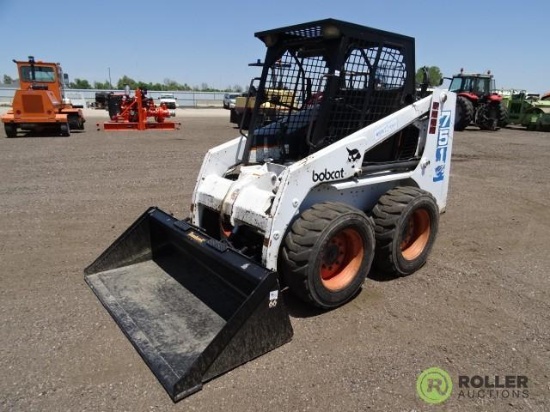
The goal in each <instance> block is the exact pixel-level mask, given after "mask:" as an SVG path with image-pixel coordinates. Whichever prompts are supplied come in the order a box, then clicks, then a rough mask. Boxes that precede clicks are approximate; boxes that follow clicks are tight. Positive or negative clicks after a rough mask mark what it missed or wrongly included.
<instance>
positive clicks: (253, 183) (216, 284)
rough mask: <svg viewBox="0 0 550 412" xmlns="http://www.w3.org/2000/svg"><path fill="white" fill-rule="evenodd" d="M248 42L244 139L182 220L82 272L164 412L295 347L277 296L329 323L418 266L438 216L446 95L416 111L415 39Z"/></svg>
mask: <svg viewBox="0 0 550 412" xmlns="http://www.w3.org/2000/svg"><path fill="white" fill-rule="evenodd" d="M256 37H258V38H259V39H260V40H262V41H263V42H264V43H265V45H266V46H267V53H266V56H265V61H264V63H263V66H262V73H261V76H260V77H259V78H258V79H256V80H254V81H253V84H254V87H255V88H256V90H257V93H256V96H255V97H256V101H255V109H254V111H253V113H252V118H251V124H250V128H249V131H248V133H247V135H244V134H242V135H241V136H239V137H237V138H235V139H234V140H231V141H228V142H226V143H224V144H222V145H220V146H218V147H214V148H212V149H211V150H210V151H209V152H208V153H207V155H206V156H205V159H204V161H203V164H202V167H201V169H200V172H199V174H198V178H197V183H196V187H195V190H194V194H193V198H192V204H191V214H190V217H189V218H188V219H185V220H178V219H176V218H174V217H172V216H170V215H168V214H166V213H164V212H162V211H161V210H159V209H157V208H150V209H149V210H147V211H146V212H145V213H144V214H143V215H142V216H141V217H140V218H139V219H138V220H137V221H136V222H135V223H134V224H133V225H132V226H131V227H130V228H129V229H127V231H126V232H125V233H124V234H122V235H121V237H120V238H119V239H117V240H116V241H115V243H114V244H113V245H112V246H110V247H109V248H108V249H107V250H106V251H105V252H104V253H103V254H102V255H101V256H100V257H99V258H98V259H97V260H96V261H95V262H94V263H92V264H91V265H90V266H89V267H88V268H86V269H85V279H86V281H87V282H88V284H89V285H90V286H91V288H92V289H93V290H94V292H95V294H96V295H97V296H98V297H99V299H100V300H101V301H102V303H103V304H104V306H105V307H106V308H107V309H108V311H109V312H110V313H111V315H112V316H113V318H114V319H115V321H116V322H117V323H118V324H119V326H120V328H121V329H122V330H123V332H124V333H125V334H126V335H127V337H128V338H129V339H130V340H131V341H132V343H133V345H134V347H135V348H136V349H137V351H138V352H139V353H140V354H141V356H142V357H143V358H144V360H145V361H146V362H147V364H148V365H149V367H150V368H151V369H152V371H153V372H154V373H155V375H156V376H157V378H158V379H159V381H160V382H161V383H162V385H163V386H164V387H165V389H166V390H167V392H168V393H169V394H170V396H171V397H172V399H173V400H174V401H176V400H178V399H181V398H183V397H185V396H188V395H190V394H192V393H193V392H195V391H198V390H200V389H201V387H202V384H203V383H204V382H206V381H208V380H209V379H212V378H214V377H216V376H218V375H220V374H222V373H224V372H226V371H228V370H230V369H232V368H234V367H236V366H238V365H240V364H242V363H245V362H247V361H249V360H251V359H253V358H254V357H257V356H260V355H262V354H263V353H265V352H267V351H269V350H271V349H274V348H276V347H278V346H280V345H282V344H284V343H285V342H287V341H289V340H290V339H291V336H292V328H291V324H290V321H289V316H288V314H287V311H286V309H285V306H284V302H283V300H282V299H281V287H282V286H283V285H284V287H288V289H289V290H290V292H291V293H293V294H295V295H296V296H298V297H299V298H300V299H302V300H304V301H305V302H308V303H310V304H313V305H316V306H318V307H321V308H327V309H328V308H334V307H337V306H339V305H342V304H344V303H346V302H347V301H348V300H350V299H352V298H353V297H354V296H355V295H356V294H357V293H358V291H359V289H360V288H361V286H362V284H363V281H364V280H365V277H366V276H367V274H368V273H369V271H371V270H373V271H378V272H384V273H389V274H392V275H394V276H399V275H408V274H410V273H412V272H414V271H415V270H417V269H418V268H420V267H421V266H422V265H423V264H424V263H425V262H426V259H427V257H428V254H429V253H430V250H431V248H432V245H433V243H434V240H435V237H436V234H437V230H438V221H439V214H440V213H441V212H442V211H444V210H445V206H446V200H447V190H448V184H449V172H450V165H451V149H452V137H453V125H454V110H455V104H456V97H455V94H454V93H452V92H447V91H442V90H439V89H436V90H435V91H434V92H433V94H432V95H430V96H429V97H426V98H422V99H417V97H416V96H415V83H414V81H415V80H414V79H415V67H414V66H415V63H414V55H415V54H414V53H415V50H414V39H412V38H410V37H406V36H402V35H398V34H393V33H389V32H385V31H380V30H375V29H372V28H368V27H362V26H358V25H355V24H350V23H346V22H342V21H338V20H333V19H327V20H321V21H315V22H310V23H304V24H300V25H295V26H290V27H284V28H280V29H275V30H269V31H264V32H259V33H256ZM275 76H276V81H275V82H274V77H275ZM274 83H275V84H277V85H278V87H280V88H281V89H284V90H288V91H290V93H289V94H290V95H292V100H293V101H291V102H290V103H289V102H288V101H286V100H285V101H280V100H277V99H276V97H274V96H276V95H275V94H273V93H265V89H266V85H272V84H274ZM267 99H270V101H269V102H268V103H269V105H270V107H271V108H274V110H276V109H277V108H279V109H280V110H279V112H278V113H277V112H275V113H270V116H269V118H268V119H266V117H265V116H264V114H265V111H264V110H260V108H262V107H265V103H267ZM241 132H242V131H241Z"/></svg>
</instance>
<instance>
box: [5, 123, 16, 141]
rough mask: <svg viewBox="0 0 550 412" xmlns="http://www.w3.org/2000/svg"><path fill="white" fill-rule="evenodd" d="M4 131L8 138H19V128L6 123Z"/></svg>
mask: <svg viewBox="0 0 550 412" xmlns="http://www.w3.org/2000/svg"><path fill="white" fill-rule="evenodd" d="M4 131H5V132H6V137H9V138H12V137H17V126H15V125H13V124H9V123H4Z"/></svg>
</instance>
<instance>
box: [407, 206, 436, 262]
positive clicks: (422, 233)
mask: <svg viewBox="0 0 550 412" xmlns="http://www.w3.org/2000/svg"><path fill="white" fill-rule="evenodd" d="M430 230H431V219H430V215H429V213H428V211H427V210H426V209H416V210H415V211H414V212H413V213H412V215H411V216H409V219H408V221H407V222H406V224H405V225H404V227H403V233H402V236H401V245H400V246H401V254H402V255H403V258H405V259H406V260H414V259H416V258H417V257H418V256H420V255H421V254H422V252H423V251H424V249H425V248H426V245H427V244H428V240H429V239H430Z"/></svg>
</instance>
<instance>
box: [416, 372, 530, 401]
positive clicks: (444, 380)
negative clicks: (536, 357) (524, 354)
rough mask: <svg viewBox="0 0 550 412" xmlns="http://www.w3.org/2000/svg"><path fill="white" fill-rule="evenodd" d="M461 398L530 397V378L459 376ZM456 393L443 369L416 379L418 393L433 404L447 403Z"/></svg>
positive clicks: (459, 398) (449, 377)
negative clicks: (452, 394)
mask: <svg viewBox="0 0 550 412" xmlns="http://www.w3.org/2000/svg"><path fill="white" fill-rule="evenodd" d="M455 382H458V387H457V388H456V391H455V392H457V399H458V400H459V401H460V400H465V399H483V398H485V399H508V398H528V397H529V379H528V378H527V376H525V375H491V376H487V375H484V376H481V375H471V376H470V375H458V378H457V380H456V381H455ZM452 392H453V381H452V379H451V376H450V375H449V374H448V373H447V372H446V371H445V370H443V369H441V368H436V367H433V368H429V369H426V370H425V371H423V372H422V373H421V374H420V375H419V376H418V378H417V379H416V393H417V394H418V396H419V397H420V399H422V400H423V401H424V402H426V403H429V404H438V403H443V402H445V401H446V400H447V399H449V397H450V396H451V393H452Z"/></svg>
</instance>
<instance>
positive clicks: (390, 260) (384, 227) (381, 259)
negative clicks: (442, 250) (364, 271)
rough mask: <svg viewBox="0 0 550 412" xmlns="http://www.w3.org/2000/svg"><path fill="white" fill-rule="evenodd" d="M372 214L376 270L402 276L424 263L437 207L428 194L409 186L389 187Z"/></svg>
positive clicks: (436, 221) (435, 224) (434, 232)
mask: <svg viewBox="0 0 550 412" xmlns="http://www.w3.org/2000/svg"><path fill="white" fill-rule="evenodd" d="M372 214H373V217H374V223H375V225H376V227H375V230H376V253H375V261H374V264H375V266H376V268H377V269H378V270H380V271H381V272H383V273H385V274H390V275H394V276H395V275H397V276H405V275H410V274H411V273H413V272H415V271H416V270H418V269H419V268H420V267H422V266H423V265H424V263H426V259H427V258H428V254H429V253H430V250H431V249H432V246H433V244H434V241H435V237H436V235H437V229H438V226H439V208H438V207H437V203H436V201H435V199H434V197H433V196H432V195H431V194H430V193H428V192H426V191H424V190H421V189H418V188H416V187H412V186H404V187H396V188H393V189H391V190H389V191H388V192H386V193H385V194H384V195H383V196H382V197H380V199H379V200H378V203H377V204H376V206H375V207H374V209H373V211H372Z"/></svg>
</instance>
